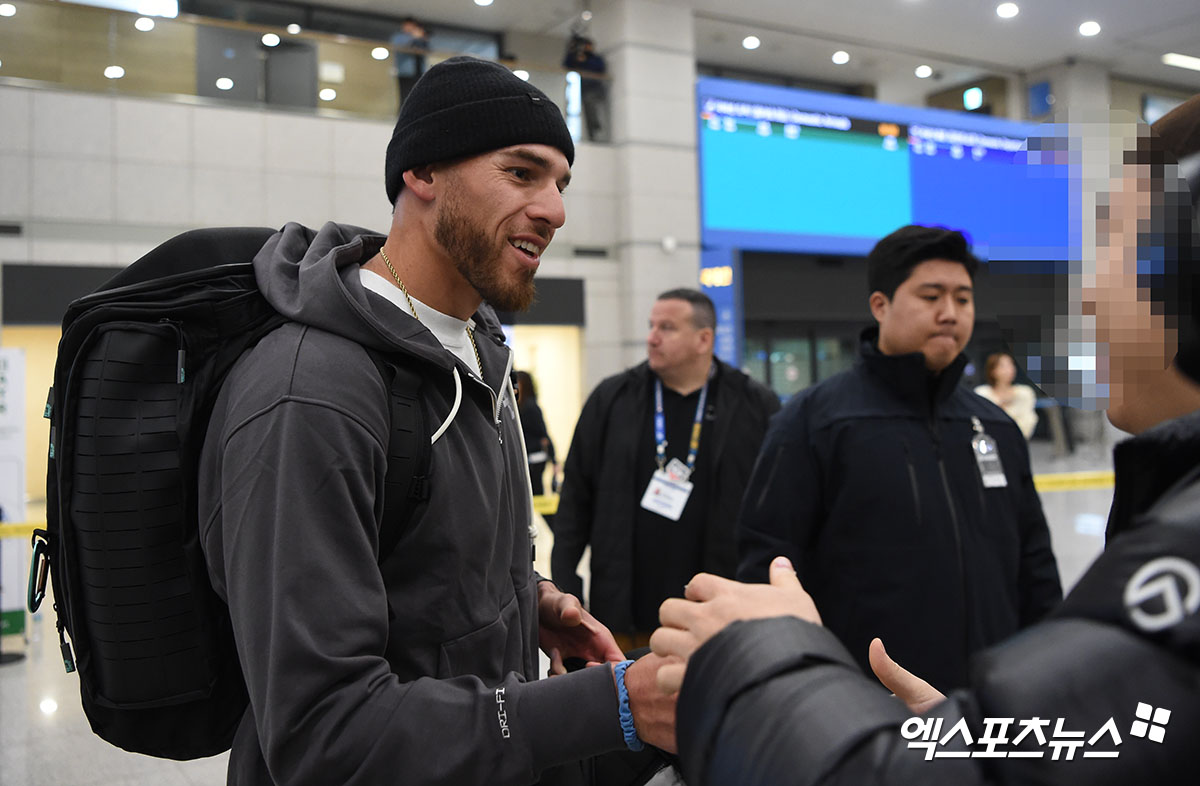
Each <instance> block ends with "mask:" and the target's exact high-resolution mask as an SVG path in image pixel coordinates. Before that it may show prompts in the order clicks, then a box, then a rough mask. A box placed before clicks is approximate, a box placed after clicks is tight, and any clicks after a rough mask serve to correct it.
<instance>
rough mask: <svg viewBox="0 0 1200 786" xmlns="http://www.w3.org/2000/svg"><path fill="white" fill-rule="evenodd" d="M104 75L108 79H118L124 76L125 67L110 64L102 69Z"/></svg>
mask: <svg viewBox="0 0 1200 786" xmlns="http://www.w3.org/2000/svg"><path fill="white" fill-rule="evenodd" d="M104 75H105V76H106V77H108V78H109V79H120V78H121V77H123V76H125V69H124V68H121V66H118V65H111V66H109V67H108V68H105V69H104Z"/></svg>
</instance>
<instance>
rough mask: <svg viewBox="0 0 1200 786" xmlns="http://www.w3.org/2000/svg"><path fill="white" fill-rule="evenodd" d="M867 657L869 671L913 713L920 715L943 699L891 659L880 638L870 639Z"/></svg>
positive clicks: (939, 694) (939, 692) (930, 687)
mask: <svg viewBox="0 0 1200 786" xmlns="http://www.w3.org/2000/svg"><path fill="white" fill-rule="evenodd" d="M867 658H868V659H869V660H870V661H871V671H873V672H875V676H876V677H878V678H879V681H880V682H882V683H883V686H884V687H885V688H887V689H888V690H890V691H891V692H892V693H894V694H896V698H898V699H900V700H901V701H902V702H904V703H905V704H907V705H908V709H909V710H910V711H911V712H912V713H913V715H921V714H923V713H924V712H925V711H926V710H928V709H929V708H930V707H934V706H937V705H938V704H940V703H941V702H942V701H943V700H945V698H946V697H945V696H944V695H942V693H941V691H939V690H938V689H937V688H935V687H933V686H932V685H930V684H929V683H928V682H926V681H925V680H923V679H921V678H920V677H918V676H917V675H915V674H913V673H912V672H911V671H909V670H908V669H906V668H904V667H903V666H901V665H900V664H899V663H897V662H896V661H894V660H892V658H891V656H890V655H888V654H887V650H885V649H884V648H883V642H882V641H881V640H880V639H872V640H871V648H870V650H868V651H867Z"/></svg>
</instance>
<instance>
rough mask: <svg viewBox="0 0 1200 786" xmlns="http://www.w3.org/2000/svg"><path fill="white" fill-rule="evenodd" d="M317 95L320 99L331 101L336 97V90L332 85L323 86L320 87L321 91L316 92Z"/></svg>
mask: <svg viewBox="0 0 1200 786" xmlns="http://www.w3.org/2000/svg"><path fill="white" fill-rule="evenodd" d="M317 96H318V97H319V98H320V99H321V100H322V101H332V100H333V99H335V98H337V91H336V90H334V89H333V88H332V87H324V88H321V92H319V93H317Z"/></svg>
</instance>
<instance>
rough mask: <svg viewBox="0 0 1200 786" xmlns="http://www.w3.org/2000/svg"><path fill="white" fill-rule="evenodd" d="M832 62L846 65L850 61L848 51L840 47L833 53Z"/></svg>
mask: <svg viewBox="0 0 1200 786" xmlns="http://www.w3.org/2000/svg"><path fill="white" fill-rule="evenodd" d="M833 62H835V63H837V64H838V65H846V63H849V62H850V53H849V52H844V51H842V50H841V49H839V50H838V51H836V52H834V53H833Z"/></svg>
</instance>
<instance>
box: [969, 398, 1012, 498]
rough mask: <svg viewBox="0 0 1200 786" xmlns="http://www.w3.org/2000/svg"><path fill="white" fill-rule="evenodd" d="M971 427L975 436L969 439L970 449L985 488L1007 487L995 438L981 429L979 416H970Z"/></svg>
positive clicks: (1006, 479)
mask: <svg viewBox="0 0 1200 786" xmlns="http://www.w3.org/2000/svg"><path fill="white" fill-rule="evenodd" d="M971 427H972V428H974V429H975V437H974V438H973V439H972V440H971V451H972V452H973V453H974V454H975V464H976V465H978V467H979V476H980V477H981V478H982V479H983V487H984V488H985V489H1002V488H1007V487H1008V477H1007V476H1005V474H1004V465H1003V464H1002V463H1001V462H1000V449H999V448H998V447H997V445H996V440H994V439H992V438H991V437H990V436H988V433H987V432H986V431H984V430H983V424H982V423H980V422H979V418H977V417H975V416H973V415H972V416H971Z"/></svg>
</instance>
